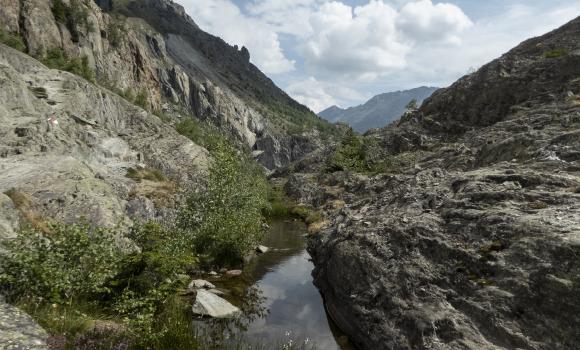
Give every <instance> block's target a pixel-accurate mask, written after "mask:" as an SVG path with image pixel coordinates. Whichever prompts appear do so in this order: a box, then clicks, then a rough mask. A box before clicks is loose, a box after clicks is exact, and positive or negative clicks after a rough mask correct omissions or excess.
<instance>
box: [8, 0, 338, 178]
mask: <svg viewBox="0 0 580 350" xmlns="http://www.w3.org/2000/svg"><path fill="white" fill-rule="evenodd" d="M54 3H55V4H57V5H58V6H56V5H54V6H51V2H47V1H40V0H27V1H24V2H19V1H9V2H8V3H6V4H4V5H3V6H2V9H1V10H0V28H1V29H2V31H3V32H4V33H6V34H7V35H12V36H14V37H15V38H16V39H17V40H21V42H22V45H23V48H24V50H25V51H26V53H28V54H29V55H32V56H34V57H38V58H42V57H45V58H46V57H47V56H51V55H52V56H55V55H56V56H59V55H60V56H66V57H68V58H69V59H71V60H72V59H79V60H80V59H84V60H85V61H86V71H93V72H94V73H95V74H94V75H95V77H94V78H95V82H97V83H98V85H100V86H103V87H106V88H108V89H110V90H112V91H115V92H118V93H120V94H122V95H123V94H125V95H129V96H132V97H133V98H135V97H139V99H140V101H141V104H142V105H143V106H146V107H147V109H148V110H150V111H152V112H156V113H157V114H160V113H165V114H169V115H172V114H173V115H175V116H178V115H179V116H182V115H188V116H193V117H194V118H196V119H197V120H199V121H203V122H206V123H210V124H213V125H214V126H216V127H218V128H219V129H220V130H222V131H223V132H225V133H228V134H230V135H231V137H232V138H233V139H235V140H236V141H237V142H238V143H239V145H240V147H242V148H247V149H251V150H253V151H254V154H255V156H256V158H257V159H258V161H259V162H260V163H262V164H263V165H264V166H265V167H267V168H269V169H274V168H275V167H279V166H281V165H284V164H287V163H288V162H290V161H292V160H295V159H297V158H299V157H300V156H301V155H303V154H305V153H307V152H309V151H311V150H313V149H315V148H316V147H318V146H319V143H318V140H319V139H320V137H319V136H320V135H321V134H324V135H332V134H333V133H334V128H333V127H332V126H330V125H329V124H328V123H326V122H324V121H322V120H321V119H320V118H318V117H317V116H316V115H315V114H314V113H313V112H311V111H310V110H309V109H308V108H306V107H305V106H303V105H300V104H299V103H297V102H296V101H294V100H293V99H291V98H290V97H289V96H288V95H287V94H286V93H284V92H283V91H282V90H281V89H279V88H278V87H277V86H276V85H275V84H274V83H273V82H272V81H271V80H270V79H269V78H268V77H266V76H265V75H264V74H263V73H262V72H260V70H259V69H258V68H257V67H255V66H254V65H253V64H252V63H251V62H250V53H249V51H248V50H247V49H246V48H245V47H242V48H239V47H237V46H231V45H228V44H227V43H226V42H224V41H223V40H222V39H220V38H218V37H215V36H213V35H211V34H208V33H205V32H204V31H202V30H201V29H199V27H198V26H197V25H196V23H195V22H194V20H193V19H192V18H190V17H189V16H188V15H187V14H186V13H185V11H184V9H183V8H182V7H181V6H180V5H178V4H176V3H174V2H172V1H170V0H144V1H136V0H130V1H124V0H123V1H121V0H97V1H96V2H93V1H80V0H71V1H62V0H58V1H55V2H54ZM67 4H68V5H67ZM178 111H179V113H177V112H178ZM324 137H326V136H324Z"/></svg>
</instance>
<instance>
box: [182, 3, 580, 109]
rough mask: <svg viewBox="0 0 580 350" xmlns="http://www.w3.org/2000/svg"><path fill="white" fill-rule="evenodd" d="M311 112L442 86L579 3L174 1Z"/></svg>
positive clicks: (579, 12)
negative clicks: (245, 50) (246, 51)
mask: <svg viewBox="0 0 580 350" xmlns="http://www.w3.org/2000/svg"><path fill="white" fill-rule="evenodd" d="M176 1H177V2H178V3H180V4H182V5H183V6H184V7H185V9H186V11H187V13H188V14H189V15H190V16H191V17H192V18H193V19H194V21H195V22H196V23H197V24H198V25H199V26H200V27H201V28H202V29H203V30H205V31H207V32H209V33H211V34H214V35H217V36H219V37H221V38H222V39H224V40H225V41H226V42H228V43H230V44H232V45H239V46H246V47H247V48H248V49H249V51H250V55H251V61H252V63H254V64H255V65H256V66H257V67H258V68H260V69H261V70H262V71H263V72H264V73H265V74H267V75H268V76H269V77H270V78H271V79H272V80H273V81H274V82H275V83H276V84H277V85H278V86H279V87H281V88H282V89H284V90H285V91H286V92H287V93H288V94H290V96H292V97H293V98H295V99H296V100H298V101H299V102H301V103H303V104H305V105H307V106H309V107H310V108H311V109H312V110H313V111H314V112H319V111H321V110H323V109H325V108H327V107H330V106H332V105H338V106H340V107H343V108H344V107H350V106H354V105H358V104H361V103H364V102H365V101H366V100H368V99H369V98H371V97H372V96H374V95H377V94H380V93H384V92H390V91H397V90H405V89H411V88H414V87H418V86H435V87H445V86H449V85H450V84H452V83H453V82H454V81H455V80H457V79H458V78H460V77H461V76H463V75H465V74H467V73H468V72H470V71H472V70H474V69H477V68H479V67H481V66H482V65H483V64H485V63H487V62H489V61H491V60H492V59H494V58H497V57H499V56H501V55H502V54H503V53H505V52H507V51H509V49H511V48H512V47H514V46H516V45H517V44H519V43H520V42H522V41H524V40H525V39H528V38H530V37H534V36H538V35H542V34H544V33H546V32H548V31H550V30H553V29H556V28H558V27H559V26H561V25H563V24H565V23H566V22H568V21H570V20H571V19H573V18H575V17H578V16H580V1H578V0H444V1H437V0H336V1H329V0H176Z"/></svg>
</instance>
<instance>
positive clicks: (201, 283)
mask: <svg viewBox="0 0 580 350" xmlns="http://www.w3.org/2000/svg"><path fill="white" fill-rule="evenodd" d="M213 288H215V286H214V285H213V284H212V283H210V282H208V281H206V280H193V281H191V282H190V283H189V285H188V286H187V290H188V291H195V290H197V289H213Z"/></svg>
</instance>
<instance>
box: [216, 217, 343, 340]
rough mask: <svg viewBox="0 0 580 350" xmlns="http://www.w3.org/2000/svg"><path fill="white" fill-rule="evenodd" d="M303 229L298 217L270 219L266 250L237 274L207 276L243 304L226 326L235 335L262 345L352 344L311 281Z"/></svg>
mask: <svg viewBox="0 0 580 350" xmlns="http://www.w3.org/2000/svg"><path fill="white" fill-rule="evenodd" d="M305 235H306V227H305V226H304V225H303V224H302V223H299V222H293V221H279V222H274V223H273V224H272V226H271V228H270V230H269V233H268V234H267V236H266V237H265V239H264V242H263V244H264V245H265V246H267V247H268V248H269V251H268V252H266V253H264V254H260V255H258V256H257V257H255V258H254V259H252V261H251V262H250V263H249V264H248V265H247V266H246V267H245V269H244V271H243V274H242V275H241V276H239V277H231V278H226V277H223V278H221V277H216V278H212V279H210V281H212V283H214V284H215V285H216V286H217V287H218V288H219V289H221V290H225V291H227V292H228V293H229V294H228V295H226V296H225V298H226V299H228V300H230V301H231V302H233V303H234V304H236V305H242V309H243V311H244V316H242V317H241V319H239V320H237V321H235V322H233V321H232V322H230V324H229V325H228V326H227V328H228V329H229V332H230V333H231V334H232V335H234V336H235V337H236V338H238V339H242V340H243V341H244V342H247V343H250V344H255V345H258V346H262V347H264V346H268V345H270V346H272V348H274V346H276V347H282V346H283V345H292V346H294V347H295V348H298V349H300V348H305V349H316V350H351V349H354V348H353V347H352V346H351V345H350V343H349V341H348V338H347V337H346V336H345V335H344V334H343V333H341V332H340V330H338V329H337V327H336V326H335V325H334V324H333V322H332V321H331V320H330V319H329V317H328V316H327V314H326V310H325V308H324V303H323V300H322V297H321V295H320V293H319V292H318V290H317V289H316V287H315V286H314V284H313V281H312V276H311V272H312V269H313V268H314V266H313V264H312V262H310V260H309V259H310V256H309V255H308V252H307V251H306V237H305ZM266 348H269V347H266Z"/></svg>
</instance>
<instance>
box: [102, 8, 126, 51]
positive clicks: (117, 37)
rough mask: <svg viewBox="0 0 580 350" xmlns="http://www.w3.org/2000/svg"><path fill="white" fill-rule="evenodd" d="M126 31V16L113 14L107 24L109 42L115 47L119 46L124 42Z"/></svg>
mask: <svg viewBox="0 0 580 350" xmlns="http://www.w3.org/2000/svg"><path fill="white" fill-rule="evenodd" d="M126 31H127V28H126V26H125V18H124V17H122V16H120V15H118V14H115V15H113V16H112V18H111V20H110V21H109V25H108V26H107V39H108V40H109V43H111V45H113V46H115V47H119V46H120V45H121V44H122V43H123V40H124V38H125V32H126Z"/></svg>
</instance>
